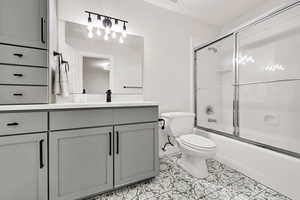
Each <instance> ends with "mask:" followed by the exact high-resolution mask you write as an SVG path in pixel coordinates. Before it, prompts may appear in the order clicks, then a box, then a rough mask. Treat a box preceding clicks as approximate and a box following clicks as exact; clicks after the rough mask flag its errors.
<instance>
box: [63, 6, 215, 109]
mask: <svg viewBox="0 0 300 200" xmlns="http://www.w3.org/2000/svg"><path fill="white" fill-rule="evenodd" d="M85 10H90V11H94V12H99V13H103V14H107V15H111V16H115V17H120V18H124V19H127V20H128V21H129V25H128V31H129V32H131V33H134V34H136V35H141V36H143V37H144V39H145V40H144V42H145V44H144V48H145V55H144V97H145V100H152V101H158V102H159V103H160V111H161V112H164V111H172V110H176V111H191V110H192V98H191V97H192V82H191V80H192V37H195V38H197V41H199V40H200V41H203V42H205V41H207V40H211V39H212V38H214V37H215V35H216V34H217V32H218V29H217V28H216V27H214V26H210V25H205V24H204V23H201V22H199V21H196V20H193V19H191V18H188V17H183V16H181V15H179V14H175V13H172V12H170V11H167V10H165V9H161V8H158V7H155V6H153V5H151V4H148V3H145V2H144V1H142V0H126V1H124V0H76V1H72V0H60V1H59V18H60V19H62V20H67V21H73V22H77V23H82V24H86V23H87V15H86V14H85V13H84V11H85Z"/></svg>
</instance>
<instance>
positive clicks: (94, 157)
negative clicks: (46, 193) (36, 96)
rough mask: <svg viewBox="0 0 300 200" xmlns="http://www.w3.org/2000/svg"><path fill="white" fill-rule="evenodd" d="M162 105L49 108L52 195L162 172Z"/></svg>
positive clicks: (62, 196) (66, 198)
mask: <svg viewBox="0 0 300 200" xmlns="http://www.w3.org/2000/svg"><path fill="white" fill-rule="evenodd" d="M157 118H158V107H157V106H151V107H132V108H102V109H76V110H58V111H50V112H49V129H50V133H49V140H50V141H49V151H50V153H49V154H50V161H49V163H50V166H49V167H50V170H49V171H50V177H49V182H50V200H71V199H79V198H84V197H86V196H89V195H93V194H96V193H101V192H104V191H108V190H112V189H114V188H117V187H120V186H123V185H127V184H130V183H134V182H137V181H141V180H144V179H148V178H151V177H154V176H156V175H157V174H158V171H159V163H158V124H157Z"/></svg>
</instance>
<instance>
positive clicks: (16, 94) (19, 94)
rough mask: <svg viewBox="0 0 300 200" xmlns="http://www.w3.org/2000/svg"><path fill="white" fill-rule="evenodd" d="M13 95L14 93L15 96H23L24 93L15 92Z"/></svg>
mask: <svg viewBox="0 0 300 200" xmlns="http://www.w3.org/2000/svg"><path fill="white" fill-rule="evenodd" d="M13 95H14V96H23V94H22V93H14V94H13Z"/></svg>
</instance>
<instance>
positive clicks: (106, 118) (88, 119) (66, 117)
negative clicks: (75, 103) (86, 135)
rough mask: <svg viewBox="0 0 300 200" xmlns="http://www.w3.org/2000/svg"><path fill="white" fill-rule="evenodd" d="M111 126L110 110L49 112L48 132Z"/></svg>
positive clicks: (111, 116)
mask: <svg viewBox="0 0 300 200" xmlns="http://www.w3.org/2000/svg"><path fill="white" fill-rule="evenodd" d="M112 124H113V115H112V110H111V109H99V110H69V111H52V112H50V130H62V129H72V128H84V127H95V126H104V125H112Z"/></svg>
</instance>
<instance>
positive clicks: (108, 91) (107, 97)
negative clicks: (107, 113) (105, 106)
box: [105, 90, 112, 102]
mask: <svg viewBox="0 0 300 200" xmlns="http://www.w3.org/2000/svg"><path fill="white" fill-rule="evenodd" d="M105 93H106V102H111V94H112V93H111V90H107V91H106V92H105Z"/></svg>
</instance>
